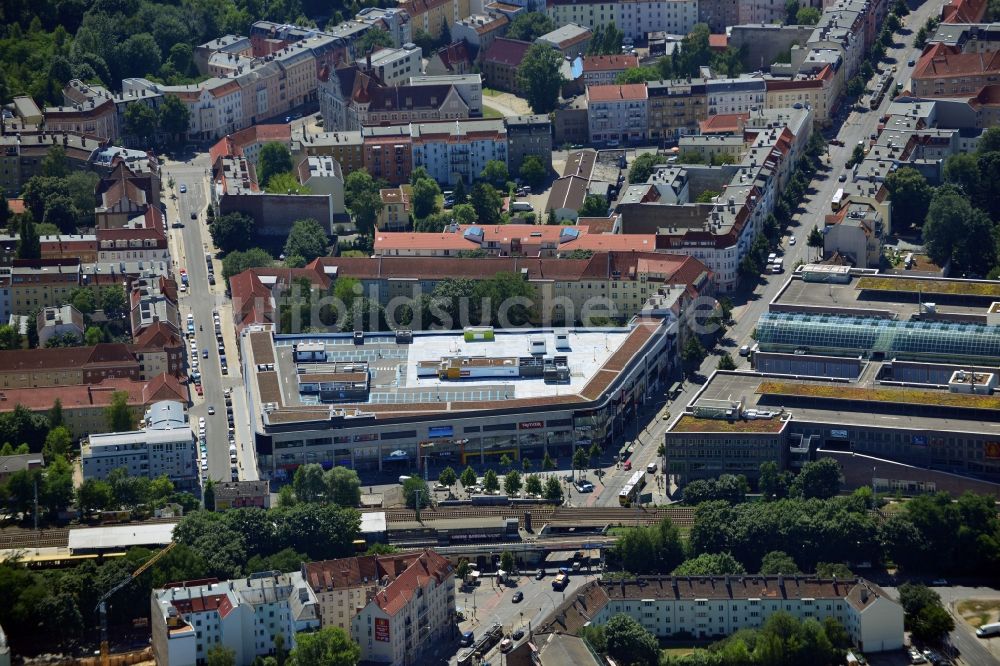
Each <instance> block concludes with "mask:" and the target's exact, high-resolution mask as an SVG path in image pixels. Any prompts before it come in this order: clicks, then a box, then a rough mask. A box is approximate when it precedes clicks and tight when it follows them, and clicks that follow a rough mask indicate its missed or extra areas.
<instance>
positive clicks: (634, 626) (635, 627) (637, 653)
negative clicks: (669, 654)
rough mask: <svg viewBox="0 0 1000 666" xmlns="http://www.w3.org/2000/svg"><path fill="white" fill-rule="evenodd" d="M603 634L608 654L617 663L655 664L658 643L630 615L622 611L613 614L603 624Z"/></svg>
mask: <svg viewBox="0 0 1000 666" xmlns="http://www.w3.org/2000/svg"><path fill="white" fill-rule="evenodd" d="M604 635H605V637H606V640H607V646H608V655H610V656H611V657H614V659H615V660H616V661H618V662H619V663H622V664H640V665H646V666H656V664H657V663H658V660H659V655H660V645H659V643H657V641H656V638H655V637H654V636H653V635H652V634H651V633H649V632H648V631H646V629H644V628H643V626H642V625H641V624H639V621H638V620H636V619H635V618H633V617H632V616H630V615H626V614H624V613H619V614H618V615H615V616H613V617H612V618H611V619H610V620H608V621H607V623H606V624H605V625H604Z"/></svg>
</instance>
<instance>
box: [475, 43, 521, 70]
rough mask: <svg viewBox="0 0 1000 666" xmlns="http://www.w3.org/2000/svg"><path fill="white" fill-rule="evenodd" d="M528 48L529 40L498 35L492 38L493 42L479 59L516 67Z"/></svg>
mask: <svg viewBox="0 0 1000 666" xmlns="http://www.w3.org/2000/svg"><path fill="white" fill-rule="evenodd" d="M529 48H531V42H522V41H521V40H518V39H507V38H506V37H498V38H497V39H495V40H493V43H492V44H490V47H489V48H488V49H486V53H484V54H483V55H482V56H481V58H480V60H482V61H483V62H495V63H500V64H501V65H509V66H511V67H517V66H518V65H520V64H521V61H522V60H524V54H525V53H527V52H528V49H529Z"/></svg>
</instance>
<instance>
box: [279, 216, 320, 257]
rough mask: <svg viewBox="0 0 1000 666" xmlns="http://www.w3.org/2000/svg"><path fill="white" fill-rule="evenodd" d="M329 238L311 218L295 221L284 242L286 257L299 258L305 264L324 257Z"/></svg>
mask: <svg viewBox="0 0 1000 666" xmlns="http://www.w3.org/2000/svg"><path fill="white" fill-rule="evenodd" d="M328 243H329V238H328V237H327V235H326V230H325V229H324V228H323V225H321V224H320V223H319V222H317V221H316V220H314V219H312V218H306V219H304V220H296V221H295V223H294V224H292V229H291V231H289V232H288V239H287V240H286V241H285V255H286V256H293V255H296V256H300V257H302V258H303V259H304V260H305V261H306V263H309V262H310V261H312V260H313V259H315V258H317V257H322V256H325V255H326V247H327V244H328Z"/></svg>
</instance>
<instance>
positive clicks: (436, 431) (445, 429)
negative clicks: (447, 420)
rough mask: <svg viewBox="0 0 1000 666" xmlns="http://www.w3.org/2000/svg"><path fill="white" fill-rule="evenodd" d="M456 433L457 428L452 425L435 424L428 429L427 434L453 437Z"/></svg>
mask: <svg viewBox="0 0 1000 666" xmlns="http://www.w3.org/2000/svg"><path fill="white" fill-rule="evenodd" d="M454 434H455V429H454V428H452V427H451V426H435V427H433V428H430V429H428V430H427V436H428V437H431V438H434V437H451V436H452V435H454Z"/></svg>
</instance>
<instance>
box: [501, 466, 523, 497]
mask: <svg viewBox="0 0 1000 666" xmlns="http://www.w3.org/2000/svg"><path fill="white" fill-rule="evenodd" d="M521 486H522V482H521V473H520V472H518V471H517V470H516V469H512V470H511V471H509V472H507V474H506V476H504V478H503V491H504V492H505V493H507V496H508V497H517V494H518V493H519V492H521Z"/></svg>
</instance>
